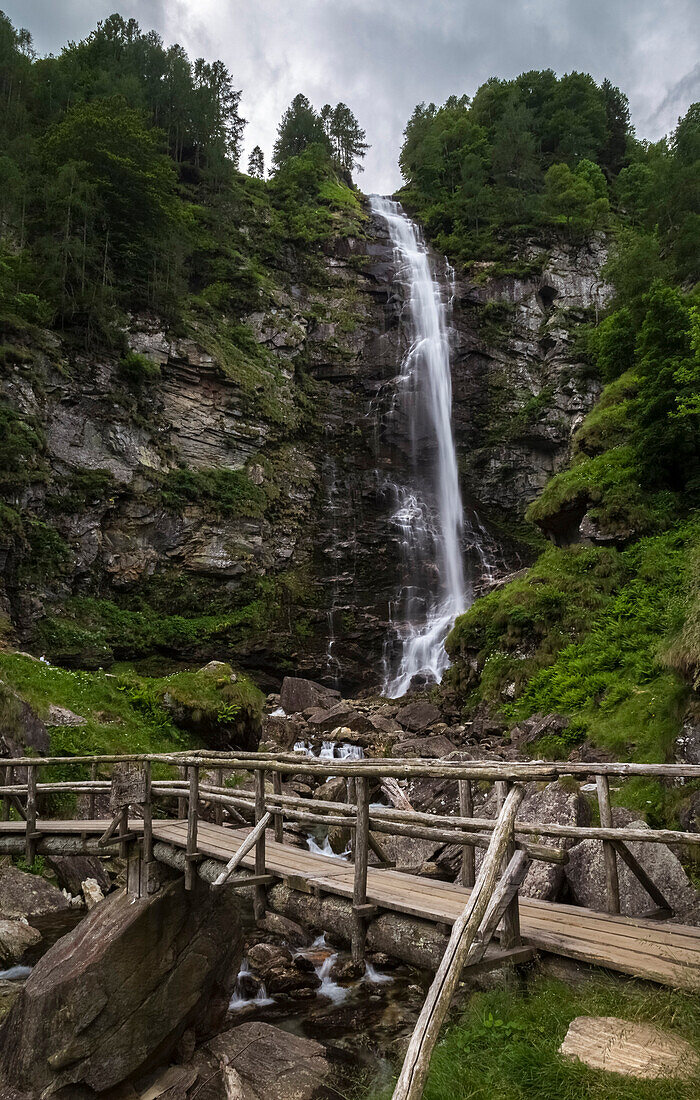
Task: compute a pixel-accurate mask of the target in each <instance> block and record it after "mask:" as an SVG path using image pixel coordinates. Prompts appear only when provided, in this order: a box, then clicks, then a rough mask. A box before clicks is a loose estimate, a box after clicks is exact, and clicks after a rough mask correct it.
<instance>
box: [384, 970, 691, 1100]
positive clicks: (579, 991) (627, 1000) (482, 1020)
mask: <svg viewBox="0 0 700 1100" xmlns="http://www.w3.org/2000/svg"><path fill="white" fill-rule="evenodd" d="M584 1015H591V1016H593V1015H595V1016H620V1017H622V1018H624V1019H627V1020H634V1021H638V1022H649V1023H654V1024H657V1025H658V1026H660V1027H663V1028H667V1029H669V1030H670V1031H672V1032H673V1033H675V1034H677V1035H679V1036H681V1037H683V1038H685V1039H687V1040H688V1041H689V1042H690V1043H691V1044H693V1045H694V1046H696V1047H697V1048H698V1050H699V1052H700V997H698V996H697V995H693V994H690V993H679V992H677V991H671V990H658V989H651V988H650V987H644V986H641V985H638V984H636V983H633V982H623V981H620V980H610V981H606V980H604V979H601V980H599V981H597V982H595V983H591V984H587V985H585V986H582V985H577V986H574V987H572V986H570V985H567V984H565V983H564V982H561V981H554V980H551V979H543V978H540V979H533V980H531V981H530V982H529V983H528V985H527V988H526V989H524V990H523V991H521V992H520V993H514V991H513V990H498V991H493V992H489V993H476V994H474V995H473V996H472V997H471V999H470V1000H469V1003H468V1005H467V1008H466V1010H465V1011H464V1012H463V1013H462V1015H461V1017H460V1019H459V1021H458V1022H457V1023H456V1024H455V1025H454V1026H453V1027H452V1028H451V1029H450V1031H449V1032H448V1033H447V1035H446V1036H445V1037H444V1038H443V1039H442V1041H441V1042H440V1043H439V1044H438V1046H437V1048H436V1050H435V1053H434V1055H433V1059H432V1062H431V1069H430V1077H429V1079H428V1084H427V1087H426V1090H425V1100H466V1098H467V1097H468V1098H469V1100H495V1098H496V1097H498V1100H693V1098H694V1097H696V1096H697V1095H698V1090H699V1089H700V1076H698V1077H695V1078H694V1079H693V1080H692V1081H637V1080H634V1079H630V1078H627V1077H622V1076H621V1075H619V1074H610V1073H606V1072H604V1071H601V1070H591V1069H588V1068H587V1067H586V1066H584V1065H583V1064H582V1063H580V1062H571V1061H568V1060H566V1059H564V1058H562V1057H561V1055H560V1054H559V1053H558V1048H559V1046H560V1044H561V1042H562V1040H563V1039H564V1036H565V1035H566V1031H567V1028H568V1026H569V1024H570V1023H571V1021H572V1020H573V1019H574V1018H575V1017H576V1016H584ZM389 1096H390V1093H389V1092H387V1093H382V1094H380V1096H378V1097H376V1100H380V1098H381V1100H388V1097H389Z"/></svg>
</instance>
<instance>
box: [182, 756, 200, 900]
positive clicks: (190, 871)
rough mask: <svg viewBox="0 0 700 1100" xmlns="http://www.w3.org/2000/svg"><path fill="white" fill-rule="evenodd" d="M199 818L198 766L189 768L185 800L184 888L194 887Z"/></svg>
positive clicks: (197, 853) (197, 856) (194, 765)
mask: <svg viewBox="0 0 700 1100" xmlns="http://www.w3.org/2000/svg"><path fill="white" fill-rule="evenodd" d="M198 818H199V767H198V766H197V765H196V764H193V765H191V766H190V768H189V797H188V800H187V862H186V864H185V890H192V889H193V888H194V880H195V874H196V868H195V866H194V865H195V863H196V862H197V860H198V859H199V851H198V848H197V822H198Z"/></svg>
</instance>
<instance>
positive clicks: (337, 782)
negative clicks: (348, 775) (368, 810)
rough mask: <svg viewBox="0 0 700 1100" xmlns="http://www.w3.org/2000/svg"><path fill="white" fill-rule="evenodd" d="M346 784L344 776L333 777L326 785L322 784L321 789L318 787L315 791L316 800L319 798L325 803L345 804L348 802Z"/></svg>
mask: <svg viewBox="0 0 700 1100" xmlns="http://www.w3.org/2000/svg"><path fill="white" fill-rule="evenodd" d="M346 789H347V788H346V783H345V779H344V777H343V776H341V775H338V776H332V777H331V778H330V779H327V780H326V782H325V783H322V784H321V786H320V787H317V788H316V790H315V791H314V798H319V799H321V800H322V801H323V802H345V800H346Z"/></svg>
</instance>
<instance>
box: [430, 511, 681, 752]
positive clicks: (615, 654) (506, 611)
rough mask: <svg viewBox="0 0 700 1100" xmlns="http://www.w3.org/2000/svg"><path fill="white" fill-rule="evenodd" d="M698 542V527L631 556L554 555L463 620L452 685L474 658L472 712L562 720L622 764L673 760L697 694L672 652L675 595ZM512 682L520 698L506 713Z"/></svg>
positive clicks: (468, 689)
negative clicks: (496, 708) (485, 707)
mask: <svg viewBox="0 0 700 1100" xmlns="http://www.w3.org/2000/svg"><path fill="white" fill-rule="evenodd" d="M699 539H700V529H699V528H698V526H697V524H695V523H690V524H688V525H687V526H684V527H681V528H679V529H677V530H671V531H668V532H667V533H665V534H663V535H658V536H656V537H650V538H644V539H640V540H639V541H638V542H636V543H634V544H633V545H632V546H631V547H630V548H629V549H627V550H625V551H618V550H613V549H601V548H594V547H583V546H577V547H571V548H569V549H562V548H557V547H552V548H550V549H549V550H547V551H546V552H545V553H544V554H542V555H541V557H540V558H539V559H538V561H537V563H536V564H535V565H534V566H533V568H532V569H531V570H530V571H529V573H528V574H527V576H526V577H525V578H523V579H522V580H518V581H514V582H512V583H511V584H509V585H507V586H506V587H504V588H503V589H500V590H498V591H496V592H492V593H490V594H489V595H488V596H485V597H483V598H482V599H480V600H477V601H476V603H475V604H474V605H473V607H472V608H471V609H470V610H469V611H467V612H466V613H465V614H464V615H462V616H460V617H459V618H458V619H457V621H456V623H455V626H454V629H453V630H452V633H451V634H450V636H449V637H448V640H447V648H448V651H449V652H450V654H451V655H452V657H453V658H454V659H455V661H456V668H455V669H454V670H453V672H452V674H451V675H452V678H453V680H454V681H456V682H457V685H458V686H459V685H460V676H461V669H462V667H463V666H464V663H466V662H468V661H473V660H474V659H475V660H476V661H477V664H478V667H479V668H480V670H481V672H480V676H479V678H478V681H477V682H472V683H471V684H469V683H466V684H464V683H463V684H462V689H463V690H464V691H465V698H466V699H467V701H470V703H473V704H475V703H476V702H478V701H479V700H481V699H486V700H488V701H491V702H492V703H497V704H498V705H500V706H501V709H502V711H503V713H504V714H505V715H506V717H507V718H508V719H509V720H510V721H512V722H516V721H519V720H521V719H523V718H527V717H529V716H530V715H532V714H536V713H541V714H546V713H552V712H556V713H561V714H564V715H567V716H568V717H569V718H570V719H572V721H573V722H574V723H575V728H574V731H573V732H574V733H575V734H576V735H578V734H579V733H584V734H585V735H586V736H587V737H589V738H590V739H591V740H592V741H593V742H594V743H595V744H597V745H601V746H603V747H605V748H608V749H609V750H610V751H612V752H613V753H614V755H615V756H616V757H618V758H620V757H623V756H627V757H629V758H632V759H637V760H649V761H663V760H665V759H666V758H667V756H668V754H669V752H670V750H671V748H672V743H673V739H674V737H675V736H676V735H677V733H678V729H679V725H680V716H681V713H682V704H683V701H684V699H685V697H686V695H687V689H686V687H685V686H684V684H683V683H682V682H681V681H680V680H679V678H678V676H677V675H674V674H673V673H671V672H669V671H668V670H667V667H665V664H666V662H669V663H670V661H669V658H668V656H666V653H667V652H670V651H669V644H670V643H671V640H672V639H673V638H674V636H675V638H676V642H675V644H676V645H678V644H679V639H678V636H677V631H678V620H679V609H678V605H677V600H678V596H677V594H678V592H683V591H686V590H687V586H688V583H689V581H690V578H691V576H692V572H693V564H694V562H695V561H696V559H697V547H698V540H699ZM664 639H666V642H665V643H664ZM685 644H686V645H687V647H688V648H687V649H684V648H680V649H679V650H678V651H677V652H678V653H679V654H680V653H684V654H685V653H687V654H690V653H693V654H694V656H692V657H690V658H689V659H690V660H694V661H697V659H698V656H697V648H695V649H694V650H693V648H692V646H693V642H692V640H691V636H689V637H688V639H687V642H686V643H685ZM675 659H676V660H677V661H678V660H680V659H688V658H680V656H679V657H676V658H675ZM508 682H512V683H515V687H516V696H515V700H514V701H513V702H508V703H507V704H504V703H503V695H502V690H503V688H504V686H505V684H506V683H508ZM537 751H538V753H539V749H538V750H537Z"/></svg>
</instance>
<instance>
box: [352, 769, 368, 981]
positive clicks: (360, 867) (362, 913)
mask: <svg viewBox="0 0 700 1100" xmlns="http://www.w3.org/2000/svg"><path fill="white" fill-rule="evenodd" d="M354 782H355V798H356V799H357V815H356V819H355V822H356V823H355V845H354V852H355V881H354V885H353V892H352V961H353V962H354V963H362V962H363V961H364V957H365V917H366V913H367V856H368V848H369V788H368V784H367V780H366V779H365V777H364V776H361V777H360V776H358V778H357V779H355V781H354Z"/></svg>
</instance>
